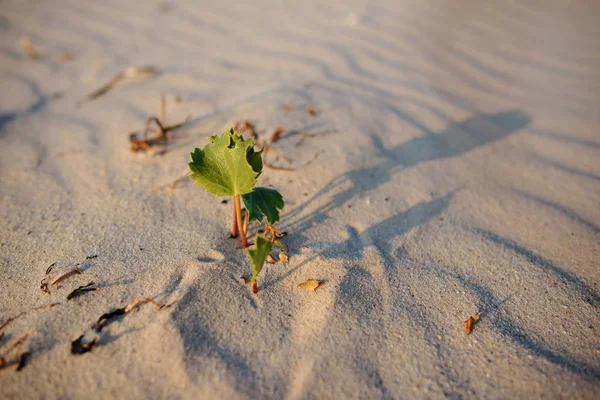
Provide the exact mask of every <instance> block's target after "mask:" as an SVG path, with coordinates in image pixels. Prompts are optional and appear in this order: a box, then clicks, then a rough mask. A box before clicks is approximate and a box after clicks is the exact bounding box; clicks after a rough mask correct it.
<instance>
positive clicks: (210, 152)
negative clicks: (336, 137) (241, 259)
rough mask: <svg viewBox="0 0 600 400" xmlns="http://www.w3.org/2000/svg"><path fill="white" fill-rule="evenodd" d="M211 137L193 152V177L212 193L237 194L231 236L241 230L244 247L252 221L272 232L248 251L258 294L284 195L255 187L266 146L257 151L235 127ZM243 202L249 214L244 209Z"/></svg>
mask: <svg viewBox="0 0 600 400" xmlns="http://www.w3.org/2000/svg"><path fill="white" fill-rule="evenodd" d="M208 139H209V142H210V143H209V144H207V145H206V146H204V148H202V149H198V148H196V149H194V151H193V152H192V153H191V157H192V161H191V162H190V163H188V166H189V167H190V170H191V173H190V174H189V177H190V178H192V179H193V180H194V183H195V184H196V185H198V186H202V187H203V188H204V189H205V190H206V191H207V192H208V193H212V194H214V195H216V196H233V218H232V225H231V236H232V237H236V236H237V233H238V231H239V236H240V239H241V242H242V247H244V248H246V247H248V240H247V233H248V224H249V223H250V222H252V221H257V222H258V223H260V222H262V221H263V219H264V220H265V225H266V227H265V232H267V233H270V234H271V238H270V241H269V239H267V238H265V237H262V236H257V238H256V247H255V248H254V249H249V250H248V255H249V257H250V262H251V264H252V271H253V272H252V284H253V285H252V287H253V291H254V292H255V293H256V290H257V285H256V275H258V273H259V272H260V270H261V269H262V265H263V264H264V261H265V258H266V256H267V255H268V254H269V252H270V251H271V243H272V242H275V241H276V238H277V235H276V232H278V231H277V230H276V229H275V228H273V226H272V225H273V224H274V223H275V222H277V221H278V220H279V210H281V209H283V206H284V202H283V197H282V196H281V194H280V193H279V192H278V191H277V190H275V189H270V188H264V187H256V188H255V187H254V185H255V184H256V181H257V178H258V176H259V175H260V174H261V173H262V169H263V162H262V152H263V149H260V150H259V151H255V150H254V146H255V142H254V139H252V138H249V139H244V137H243V136H241V135H237V134H235V133H234V132H233V129H231V130H230V131H227V132H223V133H222V134H220V135H214V136H211V137H209V138H208ZM242 201H243V202H244V205H245V210H246V212H245V213H243V212H242ZM267 242H268V244H267ZM267 248H268V250H267ZM263 255H264V257H263ZM258 264H260V266H258Z"/></svg>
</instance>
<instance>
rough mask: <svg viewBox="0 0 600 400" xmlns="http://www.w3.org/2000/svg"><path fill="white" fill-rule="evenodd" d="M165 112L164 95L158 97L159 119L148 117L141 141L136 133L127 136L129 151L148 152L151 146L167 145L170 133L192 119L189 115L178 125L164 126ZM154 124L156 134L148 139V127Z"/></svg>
mask: <svg viewBox="0 0 600 400" xmlns="http://www.w3.org/2000/svg"><path fill="white" fill-rule="evenodd" d="M166 114H167V111H166V101H165V95H164V94H161V96H160V118H157V117H155V116H150V117H148V119H147V121H146V128H145V129H144V138H143V139H138V135H137V133H131V134H130V135H129V149H130V150H131V151H133V152H137V151H146V150H150V149H151V148H152V146H154V145H157V144H159V143H163V144H165V145H166V144H167V142H168V141H169V140H171V135H170V134H169V132H170V131H172V130H175V129H177V128H181V127H182V126H183V125H185V124H187V123H188V122H189V120H190V119H191V118H192V116H191V115H188V117H187V118H186V119H185V120H184V121H182V122H180V123H178V124H174V125H167V124H166V118H167V116H166ZM153 122H154V123H155V124H156V134H155V135H154V136H153V137H148V132H149V131H150V127H151V126H152V123H153Z"/></svg>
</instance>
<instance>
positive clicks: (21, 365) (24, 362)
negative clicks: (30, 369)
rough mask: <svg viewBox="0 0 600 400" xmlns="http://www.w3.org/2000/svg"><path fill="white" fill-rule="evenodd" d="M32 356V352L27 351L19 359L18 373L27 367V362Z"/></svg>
mask: <svg viewBox="0 0 600 400" xmlns="http://www.w3.org/2000/svg"><path fill="white" fill-rule="evenodd" d="M30 356H31V352H29V351H26V352H25V353H23V354H21V356H20V357H19V365H17V371H20V370H22V369H23V368H25V367H26V366H27V361H29V357H30Z"/></svg>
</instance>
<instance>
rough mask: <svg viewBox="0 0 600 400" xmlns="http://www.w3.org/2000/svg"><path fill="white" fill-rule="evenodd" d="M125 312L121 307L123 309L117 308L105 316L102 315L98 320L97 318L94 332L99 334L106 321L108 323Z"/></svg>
mask: <svg viewBox="0 0 600 400" xmlns="http://www.w3.org/2000/svg"><path fill="white" fill-rule="evenodd" d="M126 312H127V311H125V307H123V308H117V309H116V310H113V311H111V312H108V313H106V314H102V316H100V318H98V321H96V330H97V331H98V332H100V331H101V330H102V328H104V327H105V326H106V325H108V321H110V320H111V319H113V318H115V317H118V316H121V315H125V313H126Z"/></svg>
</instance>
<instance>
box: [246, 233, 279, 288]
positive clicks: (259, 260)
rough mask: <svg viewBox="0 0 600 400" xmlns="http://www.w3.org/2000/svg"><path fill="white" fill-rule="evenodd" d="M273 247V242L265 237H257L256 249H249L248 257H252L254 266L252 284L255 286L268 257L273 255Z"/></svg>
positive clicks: (251, 260)
mask: <svg viewBox="0 0 600 400" xmlns="http://www.w3.org/2000/svg"><path fill="white" fill-rule="evenodd" d="M272 247H273V245H272V244H271V241H269V240H268V239H267V238H265V237H264V236H258V235H257V236H256V241H255V244H254V247H251V248H248V250H247V251H248V257H250V264H252V280H251V282H252V283H253V284H254V283H255V282H256V277H257V276H258V274H259V273H260V271H261V270H262V267H263V265H264V264H265V260H266V259H267V256H268V255H269V253H271V249H272Z"/></svg>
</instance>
